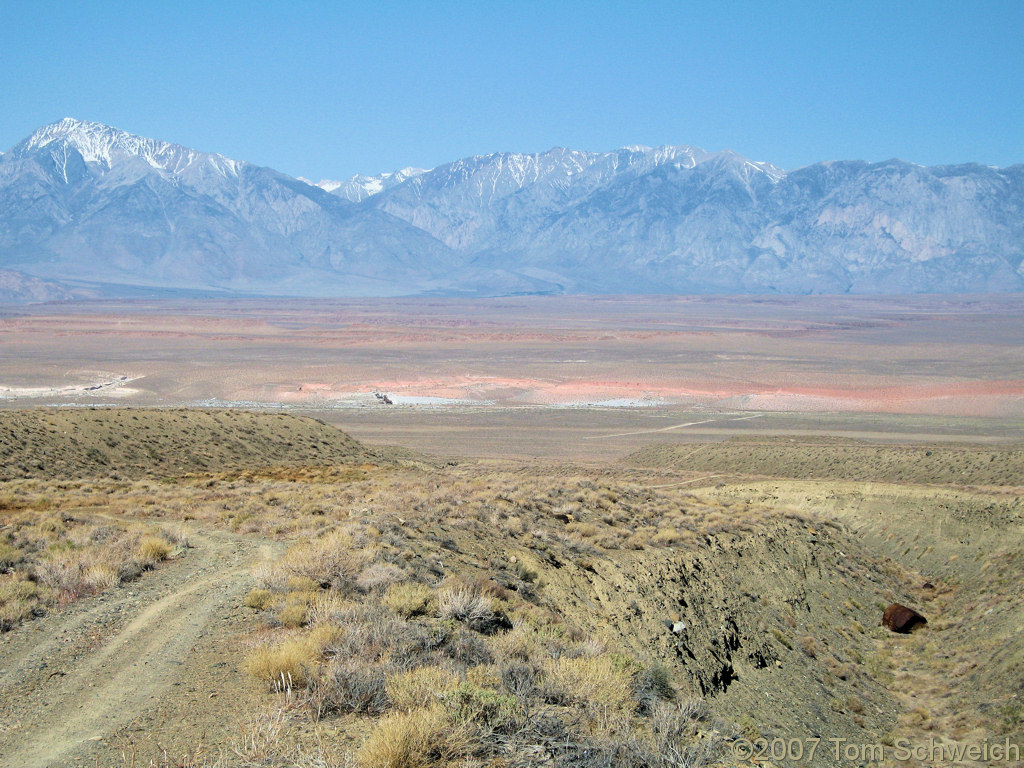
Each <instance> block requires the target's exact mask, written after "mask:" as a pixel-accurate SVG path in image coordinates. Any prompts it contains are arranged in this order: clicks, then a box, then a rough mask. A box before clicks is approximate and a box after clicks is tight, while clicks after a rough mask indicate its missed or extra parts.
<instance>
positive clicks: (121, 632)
mask: <svg viewBox="0 0 1024 768" xmlns="http://www.w3.org/2000/svg"><path fill="white" fill-rule="evenodd" d="M191 544H192V547H191V549H189V551H188V554H187V556H186V557H184V558H182V559H181V560H178V561H175V562H173V563H169V564H167V565H165V566H163V567H161V568H160V569H159V570H158V571H157V572H156V573H153V574H151V575H149V576H146V577H144V578H143V579H141V580H139V581H138V582H135V583H133V584H131V585H129V586H128V587H126V588H123V589H118V590H113V591H107V592H104V593H102V594H101V595H98V596H95V597H92V598H89V599H88V600H86V601H84V602H83V603H80V604H76V605H74V606H70V607H68V608H67V609H66V610H61V611H57V612H55V613H53V614H51V615H49V616H46V617H44V618H42V619H39V620H37V621H34V622H30V623H28V624H26V625H24V626H22V627H20V628H18V629H17V630H15V631H13V632H10V633H8V634H6V635H5V636H4V637H3V642H2V644H0V722H2V723H3V727H2V728H0V764H2V765H5V766H12V767H13V766H21V767H22V768H31V767H33V766H40V767H41V766H53V765H61V766H71V765H89V766H92V765H104V766H115V765H117V766H120V765H135V764H140V765H146V764H149V761H150V760H153V759H156V760H159V758H160V756H161V755H162V754H163V753H164V751H165V750H166V751H167V752H169V753H170V754H175V755H181V754H192V753H194V752H195V751H196V750H197V749H201V748H202V747H203V745H208V744H216V745H219V746H220V748H221V749H223V748H224V745H225V744H230V743H231V742H232V739H235V738H237V734H238V718H239V713H240V712H243V711H245V708H246V702H249V703H254V702H255V700H256V697H257V691H256V688H255V686H253V685H252V683H251V682H250V681H249V680H248V679H247V678H246V676H244V675H243V674H242V673H241V672H240V669H239V666H240V664H239V662H240V659H239V657H238V654H237V649H238V644H239V642H240V636H241V634H242V633H244V632H245V631H248V630H249V629H251V626H250V621H249V620H248V614H249V612H248V611H247V609H246V608H245V607H244V606H243V605H242V601H243V599H244V597H245V594H246V592H247V591H248V590H249V589H250V588H251V586H252V583H251V582H252V576H251V570H252V568H253V565H254V564H256V563H258V562H260V560H261V559H265V558H267V557H271V556H272V555H273V554H274V553H275V552H279V551H280V545H279V544H276V543H273V542H269V541H264V540H261V539H259V538H258V537H254V536H237V535H231V534H227V533H224V532H209V533H203V532H196V533H194V534H193V535H192V537H191Z"/></svg>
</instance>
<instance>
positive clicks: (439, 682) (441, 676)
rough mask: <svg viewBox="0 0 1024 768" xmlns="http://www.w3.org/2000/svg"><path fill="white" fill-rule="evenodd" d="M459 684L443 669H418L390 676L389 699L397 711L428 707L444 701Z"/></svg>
mask: <svg viewBox="0 0 1024 768" xmlns="http://www.w3.org/2000/svg"><path fill="white" fill-rule="evenodd" d="M458 684H459V678H458V676H457V675H455V674H454V673H452V672H451V671H450V670H447V669H443V668H441V667H433V666H428V667H417V668H416V669H410V670H408V671H407V672H398V673H395V674H391V675H388V678H387V691H388V699H390V701H391V705H392V706H393V707H395V709H402V710H409V709H415V708H417V707H427V706H430V705H431V704H432V703H434V702H438V701H443V700H444V697H445V695H446V694H447V693H449V692H451V691H453V690H454V689H455V688H456V687H457V686H458Z"/></svg>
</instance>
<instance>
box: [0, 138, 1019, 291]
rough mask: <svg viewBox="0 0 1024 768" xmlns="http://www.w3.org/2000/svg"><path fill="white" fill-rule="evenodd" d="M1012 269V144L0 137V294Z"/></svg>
mask: <svg viewBox="0 0 1024 768" xmlns="http://www.w3.org/2000/svg"><path fill="white" fill-rule="evenodd" d="M1021 290H1024V165H1015V166H1011V167H1009V168H993V167H989V166H983V165H977V164H968V165H956V166H935V167H923V166H919V165H915V164H913V163H908V162H904V161H900V160H890V161H887V162H882V163H867V162H862V161H836V162H825V163H817V164H815V165H810V166H807V167H804V168H800V169H797V170H793V171H784V170H782V169H780V168H777V167H775V166H773V165H771V164H769V163H763V162H753V161H751V160H748V159H746V158H744V157H741V156H740V155H737V154H735V153H733V152H729V151H725V152H715V153H711V152H706V151H704V150H701V149H698V148H696V147H689V146H666V147H657V148H650V147H642V146H631V147H623V148H621V149H618V150H615V151H613V152H584V151H579V150H571V149H564V148H555V149H551V150H549V151H547V152H543V153H539V154H529V155H527V154H514V153H495V154H491V155H485V156H474V157H468V158H463V159H460V160H456V161H454V162H451V163H448V164H446V165H442V166H439V167H437V168H434V169H431V170H423V169H418V168H405V169H402V170H400V171H394V172H391V173H383V174H380V175H379V176H355V177H353V178H351V179H348V180H346V181H321V182H319V183H313V182H310V181H307V180H305V179H298V178H293V177H290V176H287V175H286V174H283V173H279V172H277V171H274V170H272V169H269V168H263V167H259V166H256V165H252V164H250V163H246V162H242V161H238V160H232V159H230V158H227V157H224V156H222V155H218V154H212V153H205V152H199V151H196V150H193V149H188V148H186V147H182V146H179V145H177V144H171V143H167V142H163V141H156V140H153V139H147V138H142V137H139V136H134V135H132V134H130V133H127V132H125V131H121V130H118V129H116V128H112V127H109V126H106V125H101V124H99V123H90V122H83V121H79V120H74V119H71V118H65V119H64V120H61V121H59V122H57V123H54V124H52V125H48V126H45V127H43V128H40V129H39V130H37V131H36V132H35V133H33V134H32V135H31V136H29V137H28V138H27V139H25V140H24V141H22V142H20V143H19V144H17V145H16V146H15V147H13V148H12V149H11V150H10V151H9V152H7V153H6V154H0V301H25V300H45V299H65V298H71V297H75V296H91V295H102V296H118V295H154V294H155V295H161V294H163V293H170V294H174V293H178V292H189V293H192V294H218V295H290V296H397V295H458V296H484V295H507V294H524V293H525V294H531V293H755V294H772V293H783V294H803V293H920V292H929V293H957V292H987V291H1021Z"/></svg>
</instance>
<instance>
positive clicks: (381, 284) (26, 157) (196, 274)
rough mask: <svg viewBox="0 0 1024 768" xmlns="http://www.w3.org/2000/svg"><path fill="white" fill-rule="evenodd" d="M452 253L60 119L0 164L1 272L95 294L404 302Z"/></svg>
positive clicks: (234, 173) (225, 169) (363, 215)
mask: <svg viewBox="0 0 1024 768" xmlns="http://www.w3.org/2000/svg"><path fill="white" fill-rule="evenodd" d="M449 257H450V254H449V252H448V249H447V248H445V247H444V246H443V245H442V244H441V243H439V242H437V241H436V240H435V239H434V238H432V237H430V236H429V235H427V234H426V233H424V232H422V231H421V230H418V229H416V228H415V227H412V226H410V225H408V224H406V223H405V222H403V221H401V220H399V219H396V218H394V217H392V216H389V215H388V214H387V213H385V212H383V211H358V212H357V211H355V210H353V209H352V207H351V205H350V204H348V203H346V202H344V201H342V200H340V199H339V198H337V197H335V196H333V195H330V194H328V193H327V192H325V191H323V190H321V189H318V188H317V187H314V186H310V185H309V184H307V183H304V182H302V181H299V180H298V179H293V178H291V177H289V176H286V175H284V174H281V173H278V172H277V171H273V170H271V169H269V168H260V167H257V166H254V165H250V164H249V163H243V162H238V161H235V160H231V159H229V158H226V157H223V156H222V155H215V154H207V153H203V152H197V151H195V150H191V149H186V148H185V147H181V146H179V145H177V144H168V143H165V142H160V141H153V140H152V139H143V138H139V137H137V136H132V135H131V134H128V133H125V132H124V131H120V130H117V129H115V128H110V127H108V126H104V125H100V124H97V123H85V122H80V121H77V120H71V119H64V120H61V121H60V122H59V123H55V124H53V125H50V126H47V127H45V128H42V129H40V130H38V131H36V132H35V133H34V134H32V136H30V137H29V138H28V139H26V140H25V141H23V142H21V143H20V144H18V145H17V146H16V147H14V148H13V149H12V150H11V151H10V152H9V153H8V154H7V155H5V156H3V157H2V158H0V267H8V268H13V269H17V270H20V271H22V272H25V273H28V274H32V275H35V276H37V277H45V278H57V279H68V278H71V279H79V280H88V281H93V282H100V283H114V284H134V285H150V286H168V287H182V288H189V289H198V288H205V289H218V288H219V289H224V290H236V291H255V292H285V293H299V294H303V293H311V294H334V293H339V294H348V295H352V294H355V295H361V294H367V293H380V294H388V293H411V292H416V291H418V290H421V289H422V287H423V286H429V285H430V284H431V281H432V280H434V279H435V278H436V277H442V278H443V276H444V275H445V274H446V273H447V272H448V271H449V269H450V268H451V264H450V263H449Z"/></svg>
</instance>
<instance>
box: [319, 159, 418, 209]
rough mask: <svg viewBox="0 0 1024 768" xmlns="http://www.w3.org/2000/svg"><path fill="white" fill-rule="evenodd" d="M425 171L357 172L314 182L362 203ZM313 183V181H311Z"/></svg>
mask: <svg viewBox="0 0 1024 768" xmlns="http://www.w3.org/2000/svg"><path fill="white" fill-rule="evenodd" d="M424 173H428V171H427V170H426V169H423V168H411V167H409V168H402V169H401V170H398V171H387V172H385V173H381V174H378V175H376V176H363V175H362V174H359V173H357V174H356V175H355V176H352V177H351V178H349V179H346V180H345V181H334V180H332V179H322V180H321V181H320V182H319V183H317V184H314V185H313V186H315V187H320V189H322V190H324V191H325V192H330V193H332V194H335V195H337V196H338V197H343V198H345V199H346V200H350V201H351V202H353V203H360V202H362V201H363V200H365V199H366V198H368V197H373V196H374V195H377V194H380V193H381V192H383V191H384V190H385V189H390V188H391V187H396V186H398V185H399V184H401V183H402V182H405V181H408V180H409V179H412V178H415V177H416V176H420V175H422V174H424ZM311 183H312V182H311Z"/></svg>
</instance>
